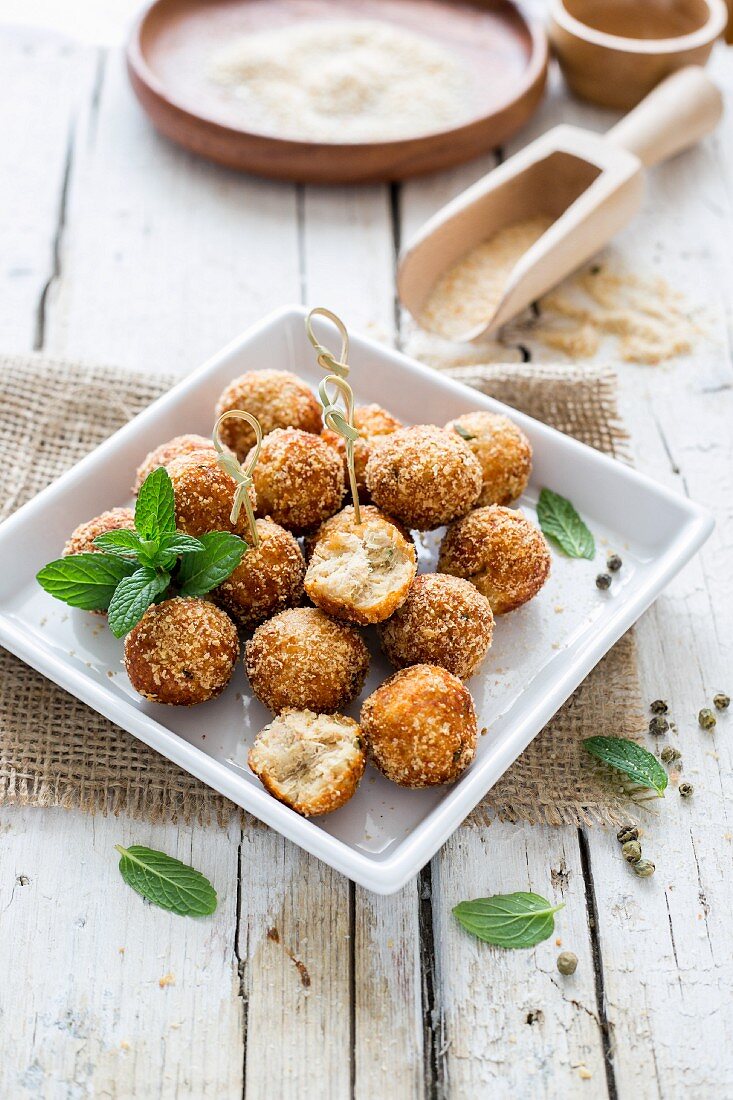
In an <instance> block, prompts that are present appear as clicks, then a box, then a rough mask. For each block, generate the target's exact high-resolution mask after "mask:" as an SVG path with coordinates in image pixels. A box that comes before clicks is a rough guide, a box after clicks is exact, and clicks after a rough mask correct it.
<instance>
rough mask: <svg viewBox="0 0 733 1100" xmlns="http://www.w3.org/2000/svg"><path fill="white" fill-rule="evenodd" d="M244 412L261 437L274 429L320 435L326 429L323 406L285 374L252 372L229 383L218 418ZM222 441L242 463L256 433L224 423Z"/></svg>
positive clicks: (237, 422)
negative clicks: (254, 420)
mask: <svg viewBox="0 0 733 1100" xmlns="http://www.w3.org/2000/svg"><path fill="white" fill-rule="evenodd" d="M232 409H244V410H246V411H247V412H249V413H252V415H253V416H256V417H257V419H258V420H259V422H260V426H261V427H262V434H263V435H269V433H270V432H272V431H274V430H275V428H300V429H301V431H304V432H312V433H314V434H315V435H318V434H319V433H320V431H321V428H322V427H323V419H322V409H321V406H320V403H319V402H318V400H317V399H316V397H315V394H314V393H313V392H312V391H311V389H310V387H309V386H308V385H306V383H305V382H304V381H303V380H302V379H301V378H298V376H297V375H296V374H292V373H291V372H290V371H286V370H252V371H248V372H247V373H246V374H242V375H240V377H239V378H235V379H234V381H233V382H230V383H229V385H228V386H227V387H226V389H225V390H224V392H223V393H222V394H221V396H220V398H219V400H218V401H217V403H216V415H217V417H219V416H221V415H222V413H225V412H229V411H231V410H232ZM219 432H220V435H221V439H222V441H223V442H224V443H226V445H227V447H229V448H230V449H231V450H232V451H234V453H235V454H236V456H237V458H238V459H239V460H240V461H241V460H242V459H243V458H244V457H245V455H246V454H247V452H248V451H249V450H250V449H251V448H252V447H254V444H255V435H254V431H253V429H252V428H251V427H250V425H249V424H247V423H246V422H245V421H244V420H236V419H234V417H232V418H230V419H229V420H225V421H224V423H223V424H222V425H221V427H220V429H219Z"/></svg>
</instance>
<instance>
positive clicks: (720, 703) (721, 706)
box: [713, 691, 730, 710]
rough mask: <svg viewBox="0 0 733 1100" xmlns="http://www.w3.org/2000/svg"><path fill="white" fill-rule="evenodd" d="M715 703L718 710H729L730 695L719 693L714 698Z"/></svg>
mask: <svg viewBox="0 0 733 1100" xmlns="http://www.w3.org/2000/svg"><path fill="white" fill-rule="evenodd" d="M713 703H714V704H715V709H716V710H727V709H728V707H729V706H730V695H726V694H725V692H724V691H719V692H718V693H717V694H716V695H714V696H713Z"/></svg>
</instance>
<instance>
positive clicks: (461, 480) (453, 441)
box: [366, 424, 483, 531]
mask: <svg viewBox="0 0 733 1100" xmlns="http://www.w3.org/2000/svg"><path fill="white" fill-rule="evenodd" d="M366 480H367V486H368V488H369V492H370V493H371V496H372V500H373V501H374V503H375V504H376V505H377V507H378V508H381V509H383V511H385V512H387V513H388V514H389V515H392V516H395V517H396V518H397V519H399V520H401V521H402V523H404V524H405V526H407V527H410V528H414V529H415V530H417V531H430V530H432V529H433V528H434V527H442V525H443V524H444V523H450V521H451V520H452V519H455V518H456V517H457V516H463V515H465V513H466V512H467V511H468V510H469V508H471V507H472V506H473V505H474V504H475V503H476V501H477V500H478V496H479V493H480V492H481V486H482V484H483V475H482V473H481V466H480V465H479V462H478V459H477V458H476V456H475V455H474V454H473V453H472V452H471V451H470V450H469V448H468V446H467V445H466V443H464V442H463V440H462V439H460V437H459V436H458V435H456V433H455V432H447V431H445V429H444V428H436V427H433V426H432V425H430V424H423V425H419V426H418V427H415V428H402V429H400V431H397V432H394V433H393V434H392V435H390V436H387V438H386V439H385V441H384V442H383V443H380V445H379V446H378V447H377V448H376V450H375V451H374V452H373V454H372V455H371V457H370V459H369V461H368V463H367V468H366Z"/></svg>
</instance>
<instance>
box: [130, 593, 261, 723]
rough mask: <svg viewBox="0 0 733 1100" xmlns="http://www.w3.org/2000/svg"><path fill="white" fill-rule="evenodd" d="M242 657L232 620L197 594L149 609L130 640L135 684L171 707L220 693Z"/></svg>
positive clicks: (133, 683)
mask: <svg viewBox="0 0 733 1100" xmlns="http://www.w3.org/2000/svg"><path fill="white" fill-rule="evenodd" d="M238 656H239V640H238V638H237V628H236V627H235V625H234V623H233V622H232V620H231V619H230V618H229V616H228V615H225V613H224V612H223V611H222V610H221V609H220V608H218V607H215V605H214V604H213V603H209V601H208V600H201V599H197V598H195V597H193V596H185V597H183V596H178V597H176V598H175V599H172V600H165V601H164V602H163V603H159V604H154V605H153V606H152V607H149V608H148V610H147V611H146V612H145V614H144V615H143V617H142V619H141V620H140V622H139V623H138V624H137V626H135V627H133V629H132V630H131V631H130V633H129V634H128V635H127V638H126V639H125V668H126V670H127V675H128V676H129V678H130V683H131V684H132V686H133V687H134V688H135V690H136V691H138V692H139V693H140V694H141V695H143V696H144V697H145V698H146V699H150V700H151V701H152V702H154V703H166V704H167V705H169V706H178V707H191V706H194V705H195V704H197V703H205V702H206V701H207V700H208V699H213V698H214V697H215V696H217V695H219V694H220V693H221V692H222V691H223V690H224V688H225V687H226V686H227V684H228V683H229V681H230V679H231V677H232V673H233V672H234V666H235V665H236V663H237V657H238Z"/></svg>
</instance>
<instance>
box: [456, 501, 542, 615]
mask: <svg viewBox="0 0 733 1100" xmlns="http://www.w3.org/2000/svg"><path fill="white" fill-rule="evenodd" d="M550 561H551V559H550V551H549V549H548V546H547V543H546V542H545V539H544V536H543V535H542V532H541V531H539V530H538V528H537V527H535V526H534V524H532V523H530V522H529V520H528V519H527V518H526V517H525V516H523V515H522V513H521V512H517V511H514V510H513V509H512V508H502V507H501V506H500V505H498V504H492V505H490V506H489V507H488V508H477V509H476V510H475V511H473V512H469V514H468V515H467V516H464V517H463V519H459V520H456V522H455V523H452V524H451V526H450V527H449V528H448V530H447V531H446V533H445V538H444V539H443V542H442V543H441V547H440V556H439V558H438V571H439V572H440V573H449V574H451V576H454V577H463V578H464V579H465V580H468V581H471V583H472V584H474V585H475V586H476V588H477V589H478V590H479V592H481V593H482V595H484V596H486V598H487V600H488V601H489V603H490V604H491V610H492V611H493V612H494V614H495V615H505V614H506V613H507V612H509V611H514V610H515V609H516V608H518V607H521V606H522V604H525V603H527V601H528V600H531V599H532V598H533V597H534V596H536V595H537V593H538V592H539V590H540V589H541V588H542V585H543V584H544V583H545V581H546V580H547V578H548V576H549V573H550Z"/></svg>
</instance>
